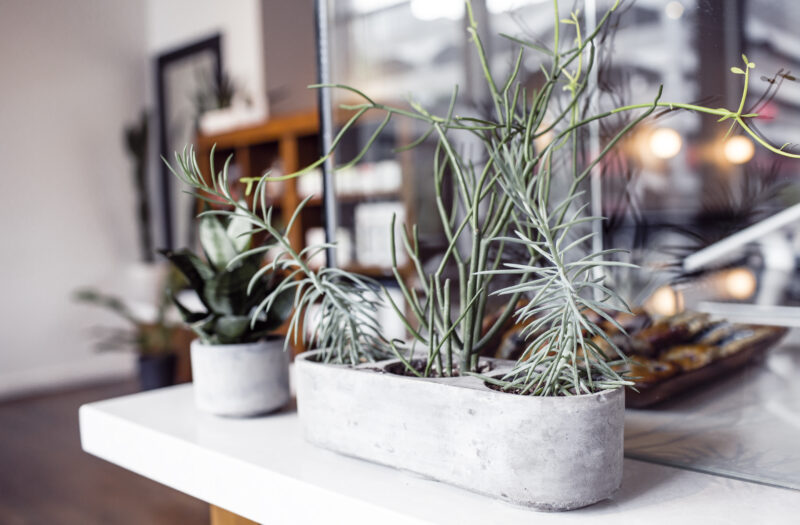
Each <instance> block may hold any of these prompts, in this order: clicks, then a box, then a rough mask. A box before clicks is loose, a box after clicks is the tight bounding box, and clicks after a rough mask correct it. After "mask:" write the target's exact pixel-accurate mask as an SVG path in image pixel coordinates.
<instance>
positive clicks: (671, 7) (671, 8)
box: [664, 1, 684, 20]
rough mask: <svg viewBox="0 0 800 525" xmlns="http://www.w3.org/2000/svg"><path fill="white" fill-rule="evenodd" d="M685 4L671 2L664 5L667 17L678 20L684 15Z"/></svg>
mask: <svg viewBox="0 0 800 525" xmlns="http://www.w3.org/2000/svg"><path fill="white" fill-rule="evenodd" d="M683 10H684V9H683V4H681V3H680V2H676V1H673V2H670V3H668V4H667V5H666V6H665V7H664V12H665V13H666V15H667V17H669V18H671V19H673V20H677V19H679V18H680V17H682V16H683Z"/></svg>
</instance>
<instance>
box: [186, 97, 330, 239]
mask: <svg viewBox="0 0 800 525" xmlns="http://www.w3.org/2000/svg"><path fill="white" fill-rule="evenodd" d="M318 130H319V123H318V118H317V113H316V112H308V113H299V114H296V115H288V116H279V117H274V118H272V119H270V120H269V121H267V122H266V123H264V124H259V125H255V126H251V127H246V128H240V129H236V130H232V131H229V132H226V133H221V134H218V135H205V136H204V135H201V136H199V137H198V139H197V152H198V163H199V164H200V169H201V170H202V171H203V173H210V172H211V165H210V158H209V157H210V153H211V149H212V148H214V147H215V146H216V149H215V154H214V162H215V164H217V166H215V167H214V169H215V170H219V169H221V168H222V165H223V164H224V162H225V159H226V158H228V157H229V156H230V155H233V163H234V164H235V165H236V167H237V168H238V171H239V174H240V176H241V177H260V176H261V175H263V174H264V173H265V172H266V171H268V170H269V169H271V168H272V167H273V166H274V164H275V163H276V162H278V161H279V162H280V164H281V168H282V171H283V172H284V173H291V172H293V171H297V170H298V169H300V168H302V167H304V166H307V165H308V164H311V163H312V162H314V161H315V160H316V159H317V158H318V157H319V142H318ZM267 184H280V185H281V186H282V188H281V189H280V191H279V192H278V193H279V195H278V197H277V198H276V199H275V201H273V202H272V203H271V204H272V205H273V207H274V208H275V209H276V211H280V219H282V222H283V224H286V223H287V222H288V221H289V218H290V217H291V215H292V213H293V212H294V210H295V209H296V208H297V206H298V205H299V204H300V201H301V199H300V197H299V196H298V193H297V181H296V180H294V179H292V180H287V181H285V182H282V183H272V182H269V183H267ZM304 219H308V217H304V216H301V217H299V218H298V222H297V223H296V227H294V228H292V231H290V232H289V240H290V241H291V243H292V247H293V248H294V249H296V250H301V249H302V248H303V247H304V245H305V230H306V228H307V226H308V225H307V224H305V223H304ZM321 220H322V219H321V217H320V218H319V221H320V222H321ZM305 222H307V221H305Z"/></svg>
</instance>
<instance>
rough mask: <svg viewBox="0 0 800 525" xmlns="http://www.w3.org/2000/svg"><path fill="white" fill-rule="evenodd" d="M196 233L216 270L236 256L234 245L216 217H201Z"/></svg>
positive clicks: (226, 264) (223, 266) (222, 267)
mask: <svg viewBox="0 0 800 525" xmlns="http://www.w3.org/2000/svg"><path fill="white" fill-rule="evenodd" d="M198 234H199V236H200V245H201V246H202V247H203V251H204V252H205V254H206V257H207V258H208V260H209V262H210V263H211V264H212V265H214V267H215V268H217V270H224V269H225V267H226V266H228V261H230V260H231V259H233V258H234V257H236V254H237V251H236V247H235V246H234V244H233V241H232V240H231V238H230V237H228V232H227V231H226V229H225V227H224V226H223V225H222V222H221V221H220V219H219V218H218V217H216V216H213V215H204V216H203V217H201V218H200V226H199V232H198Z"/></svg>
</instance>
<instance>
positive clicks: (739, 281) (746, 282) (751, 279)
mask: <svg viewBox="0 0 800 525" xmlns="http://www.w3.org/2000/svg"><path fill="white" fill-rule="evenodd" d="M723 282H724V283H725V284H724V288H725V291H726V292H727V294H728V295H729V296H730V297H731V298H733V299H749V298H750V297H752V296H753V294H754V293H755V292H756V285H757V281H756V276H755V274H754V273H753V271H752V270H750V269H749V268H734V269H733V270H729V271H728V272H726V274H725V276H724V277H723Z"/></svg>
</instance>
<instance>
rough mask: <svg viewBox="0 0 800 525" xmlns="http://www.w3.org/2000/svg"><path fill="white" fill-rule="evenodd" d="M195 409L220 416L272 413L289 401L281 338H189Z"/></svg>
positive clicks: (287, 377)
mask: <svg viewBox="0 0 800 525" xmlns="http://www.w3.org/2000/svg"><path fill="white" fill-rule="evenodd" d="M191 352H192V378H193V382H194V397H195V403H196V405H197V408H199V409H200V410H203V411H204V412H211V413H212V414H216V415H219V416H231V417H247V416H255V415H258V414H264V413H266V412H271V411H273V410H276V409H278V408H281V407H282V406H284V405H285V404H286V403H287V402H288V401H289V358H288V355H287V354H286V352H284V350H283V340H281V339H273V340H268V341H259V342H257V343H248V344H235V345H206V344H203V343H202V342H201V341H200V340H198V339H195V340H194V341H192V347H191Z"/></svg>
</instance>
